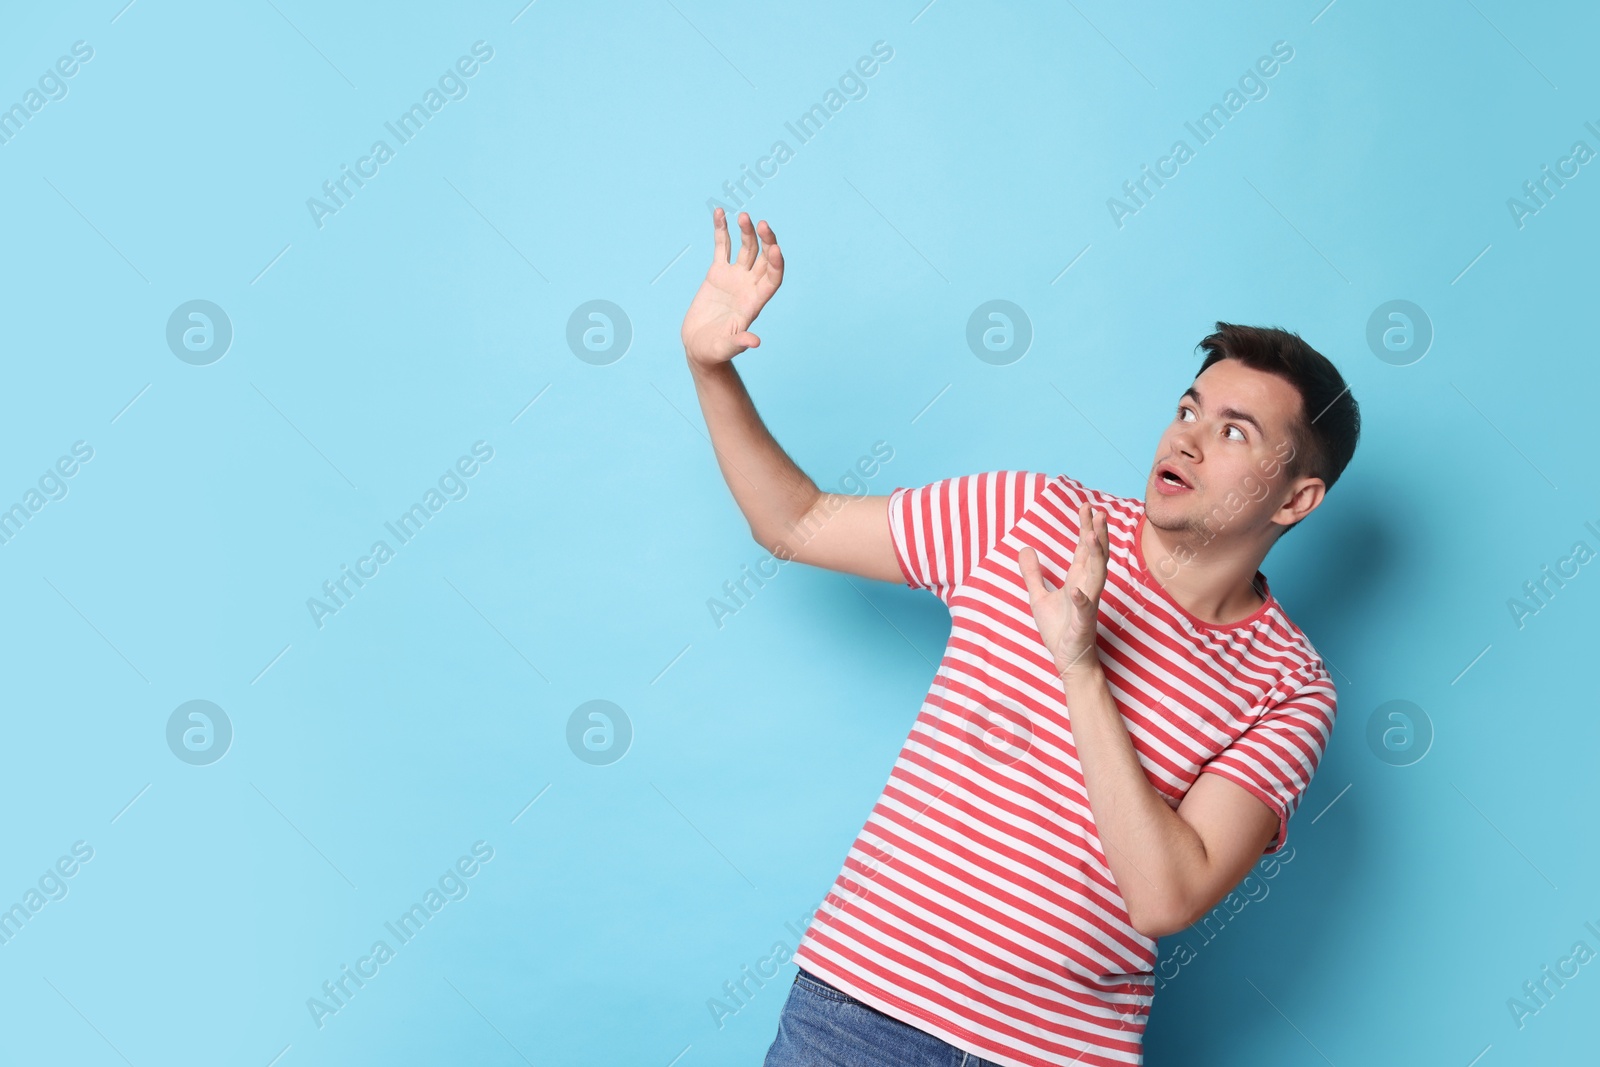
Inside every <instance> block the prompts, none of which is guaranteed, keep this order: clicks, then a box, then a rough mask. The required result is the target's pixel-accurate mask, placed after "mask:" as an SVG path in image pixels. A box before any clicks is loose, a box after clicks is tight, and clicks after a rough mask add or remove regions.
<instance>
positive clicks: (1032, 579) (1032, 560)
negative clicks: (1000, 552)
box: [1017, 547, 1050, 597]
mask: <svg viewBox="0 0 1600 1067" xmlns="http://www.w3.org/2000/svg"><path fill="white" fill-rule="evenodd" d="M1017 563H1018V565H1019V566H1020V567H1021V568H1022V580H1023V581H1024V582H1025V583H1027V586H1028V595H1029V596H1032V597H1040V596H1043V595H1044V594H1045V593H1047V592H1049V591H1050V587H1049V586H1048V585H1046V584H1045V581H1044V578H1043V577H1042V576H1041V575H1040V573H1039V556H1038V553H1036V552H1034V550H1033V549H1031V548H1026V547H1024V548H1023V549H1022V550H1021V551H1019V552H1018V553H1017Z"/></svg>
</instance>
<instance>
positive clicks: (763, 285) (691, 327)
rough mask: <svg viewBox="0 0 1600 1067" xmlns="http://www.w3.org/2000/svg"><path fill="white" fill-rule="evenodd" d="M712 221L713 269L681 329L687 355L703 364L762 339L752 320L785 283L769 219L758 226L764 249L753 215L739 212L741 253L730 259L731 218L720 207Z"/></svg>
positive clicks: (727, 356)
mask: <svg viewBox="0 0 1600 1067" xmlns="http://www.w3.org/2000/svg"><path fill="white" fill-rule="evenodd" d="M712 226H713V229H714V232H715V236H716V249H715V251H714V252H713V253H712V256H711V269H710V270H708V271H706V280H705V281H704V282H701V283H700V291H699V292H697V293H695V294H694V299H693V300H692V301H690V303H689V310H688V312H687V313H686V314H685V315H684V316H683V333H682V336H683V351H684V354H685V355H687V356H688V357H689V359H690V361H691V362H694V363H698V364H701V365H704V366H711V365H712V364H716V363H725V362H727V361H728V360H730V359H732V358H733V357H734V356H737V355H738V354H739V353H740V352H743V351H744V350H745V349H747V348H755V347H757V346H758V345H760V344H761V338H759V337H757V336H756V335H755V334H753V333H751V332H750V324H751V323H752V322H754V321H755V318H756V316H757V315H759V314H761V309H762V308H764V307H766V306H767V301H768V300H770V299H772V294H773V293H776V292H777V291H778V286H779V285H780V284H782V282H783V253H782V252H780V251H779V250H778V238H777V235H776V234H774V233H773V232H772V227H770V226H768V225H767V223H766V220H765V219H763V220H762V222H761V226H760V229H761V243H762V244H764V245H765V247H764V248H763V247H760V246H759V245H758V244H757V241H756V227H754V226H752V225H751V224H750V216H749V214H748V213H746V212H743V211H741V212H739V234H740V238H739V255H738V257H737V258H736V259H734V260H733V261H732V262H729V258H728V257H729V251H730V241H729V239H728V219H727V215H726V214H725V213H724V212H723V210H722V209H721V208H720V207H719V208H717V209H716V211H714V212H712Z"/></svg>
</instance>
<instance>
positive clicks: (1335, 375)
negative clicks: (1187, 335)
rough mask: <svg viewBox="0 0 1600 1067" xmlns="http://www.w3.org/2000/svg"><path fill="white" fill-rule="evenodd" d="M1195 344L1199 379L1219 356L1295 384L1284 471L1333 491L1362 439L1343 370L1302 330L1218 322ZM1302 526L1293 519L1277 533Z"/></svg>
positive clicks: (1356, 408) (1357, 412) (1357, 408)
mask: <svg viewBox="0 0 1600 1067" xmlns="http://www.w3.org/2000/svg"><path fill="white" fill-rule="evenodd" d="M1195 347H1196V348H1203V349H1205V351H1206V358H1205V362H1203V363H1201V364H1200V369H1199V370H1198V371H1196V372H1195V377H1196V378H1197V379H1198V378H1199V377H1200V375H1201V374H1204V373H1205V371H1206V368H1207V367H1210V366H1211V365H1212V364H1213V363H1215V362H1217V360H1219V359H1236V360H1238V361H1239V362H1240V363H1243V364H1244V365H1245V366H1247V367H1250V368H1252V369H1254V370H1259V371H1265V372H1267V373H1268V374H1276V375H1277V376H1278V377H1280V378H1282V379H1284V380H1285V381H1287V382H1288V383H1289V384H1290V385H1292V386H1294V387H1295V391H1296V392H1298V393H1299V394H1300V413H1299V414H1298V415H1297V416H1296V417H1295V418H1294V419H1293V420H1292V421H1291V422H1290V425H1289V435H1290V440H1291V442H1292V443H1293V444H1294V455H1293V456H1292V457H1291V458H1290V460H1289V461H1288V462H1287V463H1286V464H1285V465H1284V474H1285V476H1286V478H1287V479H1288V480H1289V481H1293V480H1294V479H1296V478H1304V477H1312V478H1321V479H1322V483H1323V485H1325V486H1326V487H1327V488H1328V490H1330V491H1331V490H1332V489H1333V483H1334V482H1337V481H1338V480H1339V475H1341V474H1343V473H1344V469H1345V467H1346V466H1348V465H1349V463H1350V457H1351V456H1353V455H1354V454H1355V451H1356V441H1357V440H1358V439H1359V438H1360V437H1361V406H1360V405H1359V404H1357V403H1356V398H1355V397H1354V396H1352V395H1351V394H1350V387H1349V386H1348V385H1346V384H1345V380H1344V377H1343V376H1342V375H1341V374H1340V373H1339V371H1338V368H1336V367H1335V366H1334V365H1333V364H1332V363H1331V362H1329V360H1328V358H1327V357H1326V356H1324V355H1323V354H1322V353H1320V352H1318V351H1317V350H1316V349H1314V348H1312V347H1311V346H1310V345H1308V344H1306V343H1305V341H1303V340H1301V338H1300V335H1299V334H1296V333H1290V332H1289V331H1287V330H1280V329H1277V328H1275V327H1269V326H1237V325H1235V324H1233V323H1231V322H1219V323H1217V332H1216V333H1214V334H1211V335H1210V336H1208V337H1206V338H1205V339H1204V340H1202V341H1201V342H1200V343H1199V344H1198V345H1196V346H1195ZM1298 525H1300V523H1298V522H1294V523H1290V524H1289V525H1288V526H1286V527H1284V528H1283V530H1282V532H1280V533H1279V534H1278V536H1279V537H1282V536H1283V535H1284V534H1286V533H1288V532H1289V531H1290V530H1292V529H1294V528H1295V527H1296V526H1298Z"/></svg>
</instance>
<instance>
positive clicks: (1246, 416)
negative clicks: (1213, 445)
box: [1179, 385, 1267, 437]
mask: <svg viewBox="0 0 1600 1067" xmlns="http://www.w3.org/2000/svg"><path fill="white" fill-rule="evenodd" d="M1183 396H1184V397H1192V398H1193V399H1194V402H1195V403H1196V404H1199V405H1200V406H1201V407H1205V406H1206V405H1205V401H1203V400H1201V399H1200V390H1198V389H1196V388H1195V387H1194V386H1192V385H1191V386H1190V387H1189V388H1187V389H1185V390H1184V391H1183ZM1179 399H1180V400H1181V399H1183V397H1180V398H1179ZM1220 414H1221V415H1222V417H1223V418H1225V419H1238V420H1239V421H1240V422H1248V423H1249V424H1250V425H1251V426H1254V427H1255V428H1256V433H1258V434H1260V435H1261V436H1262V437H1265V436H1267V431H1266V430H1264V429H1262V427H1261V422H1260V420H1258V419H1257V418H1256V417H1255V416H1254V415H1252V414H1250V413H1249V412H1248V411H1240V410H1239V409H1238V408H1223V409H1222V411H1221V412H1220Z"/></svg>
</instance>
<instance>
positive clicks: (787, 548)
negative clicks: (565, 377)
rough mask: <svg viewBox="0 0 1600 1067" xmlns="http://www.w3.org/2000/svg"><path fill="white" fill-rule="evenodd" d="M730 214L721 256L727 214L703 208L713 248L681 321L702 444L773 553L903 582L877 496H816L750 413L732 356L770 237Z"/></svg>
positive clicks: (750, 344)
mask: <svg viewBox="0 0 1600 1067" xmlns="http://www.w3.org/2000/svg"><path fill="white" fill-rule="evenodd" d="M761 228H762V234H761V238H762V240H763V241H764V242H765V245H766V247H765V248H761V247H760V246H759V244H758V242H757V239H756V230H755V227H754V226H752V225H751V222H750V216H749V215H747V214H745V213H744V212H740V214H739V229H740V237H741V240H740V248H739V255H738V257H737V258H736V259H735V260H734V261H733V262H731V263H730V262H729V253H730V240H729V237H728V227H727V219H726V217H725V215H724V213H723V211H722V209H721V208H717V209H716V211H715V212H714V214H713V229H714V235H715V251H714V253H713V255H712V261H711V268H710V270H709V271H707V272H706V280H705V282H704V283H703V284H702V285H701V286H700V290H699V292H697V293H696V294H695V298H694V300H693V302H692V303H691V304H690V305H689V311H688V313H687V314H686V315H685V316H684V321H683V335H682V336H683V343H684V354H685V356H686V357H687V358H688V362H689V370H690V372H691V374H692V375H693V377H694V383H695V392H696V394H697V396H698V397H699V400H700V410H701V411H702V413H703V414H704V416H705V420H706V427H707V429H708V431H709V432H710V435H711V445H712V448H713V449H714V450H715V452H716V455H717V463H718V465H719V466H720V467H721V468H722V476H723V478H724V479H725V480H726V481H727V483H728V488H729V489H730V490H731V491H732V492H733V498H734V501H735V502H736V503H737V504H738V505H739V510H740V511H742V512H743V513H744V517H745V521H746V522H747V523H749V526H750V535H751V536H752V537H753V538H754V539H755V540H756V541H757V542H758V543H760V545H761V546H762V547H763V548H765V549H767V550H768V551H769V552H772V553H773V554H775V555H777V556H779V557H780V558H782V559H789V560H796V561H798V562H801V563H809V564H811V565H813V566H817V567H825V568H827V569H829V570H836V571H844V572H846V573H850V574H858V575H860V576H862V577H864V578H875V579H878V580H880V581H885V582H896V583H904V581H905V576H904V573H903V572H902V571H901V569H900V563H899V561H898V559H897V558H896V556H895V551H894V543H893V540H892V538H891V536H890V532H889V498H888V497H887V496H865V497H859V496H848V495H845V494H841V493H824V492H822V491H820V490H819V489H818V488H817V486H816V483H815V482H813V481H812V480H811V479H810V478H809V477H807V476H806V474H805V472H804V471H802V470H801V469H800V468H799V467H798V466H797V465H796V464H795V462H794V461H793V460H792V459H790V458H789V456H788V455H787V454H786V453H785V452H784V451H783V449H782V448H781V447H779V445H778V442H777V441H776V440H774V439H773V437H772V434H771V433H769V432H768V430H767V428H766V426H765V424H763V423H762V421H761V416H760V415H758V414H757V413H756V408H755V404H754V403H753V402H752V401H751V399H750V394H749V392H748V390H746V389H745V387H744V382H743V381H742V380H741V379H740V377H739V374H738V372H737V371H736V370H735V369H734V367H733V362H732V360H733V357H734V356H736V355H738V354H739V353H740V352H743V351H744V350H745V349H746V348H754V347H756V346H758V345H759V344H760V343H761V339H760V338H758V337H756V336H755V335H754V334H752V333H750V332H749V326H750V325H751V323H752V322H754V321H755V317H756V315H757V314H759V313H760V311H761V308H762V307H764V306H765V305H766V302H767V300H769V299H770V298H771V296H772V294H773V293H775V292H776V291H777V289H778V285H779V284H780V282H781V281H782V278H783V256H782V253H781V252H780V251H779V249H778V245H777V237H776V235H775V234H773V232H772V229H771V227H769V226H767V224H766V222H765V221H763V222H762V223H761Z"/></svg>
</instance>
